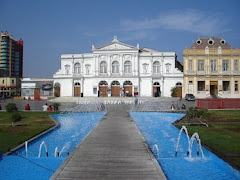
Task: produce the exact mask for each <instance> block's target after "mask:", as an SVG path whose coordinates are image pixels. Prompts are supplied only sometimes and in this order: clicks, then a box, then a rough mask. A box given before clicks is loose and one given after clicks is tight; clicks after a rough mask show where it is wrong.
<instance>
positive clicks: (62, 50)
mask: <svg viewBox="0 0 240 180" xmlns="http://www.w3.org/2000/svg"><path fill="white" fill-rule="evenodd" d="M239 9H240V0H228V1H227V0H201V1H198V0H118V1H117V0H20V1H19V0H0V31H3V32H5V31H8V33H9V34H11V35H13V38H14V39H15V40H18V39H20V38H22V39H23V41H24V57H23V59H24V60H23V61H24V69H23V75H24V77H31V78H52V76H53V74H54V73H55V72H57V71H58V69H59V68H60V61H61V58H60V57H61V54H81V53H91V52H92V51H91V50H92V45H95V47H98V46H100V45H103V44H106V43H109V42H111V41H112V39H113V37H114V36H117V37H118V40H119V41H120V42H122V43H126V44H129V45H132V46H136V45H137V44H139V45H140V48H144V47H148V48H151V49H155V50H158V51H163V52H165V51H170V52H176V54H177V56H178V60H179V61H180V62H182V59H183V58H182V52H183V49H184V48H189V47H190V46H191V44H192V43H193V42H194V41H196V39H197V38H198V37H210V36H211V37H222V38H224V39H225V40H226V41H227V42H228V43H229V44H230V45H231V46H232V47H234V48H240V20H239V18H240V10H239Z"/></svg>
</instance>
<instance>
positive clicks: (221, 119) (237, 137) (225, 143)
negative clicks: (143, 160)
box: [177, 110, 240, 169]
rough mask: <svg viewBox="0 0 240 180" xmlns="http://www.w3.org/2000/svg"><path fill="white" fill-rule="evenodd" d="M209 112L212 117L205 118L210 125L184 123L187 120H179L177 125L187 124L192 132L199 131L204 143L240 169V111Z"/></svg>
mask: <svg viewBox="0 0 240 180" xmlns="http://www.w3.org/2000/svg"><path fill="white" fill-rule="evenodd" d="M209 113H210V117H209V118H208V119H206V120H205V121H207V122H208V124H209V127H206V126H196V125H192V126H191V125H186V124H182V122H186V121H182V122H181V121H180V122H178V124H177V126H178V127H181V126H182V125H185V126H187V129H188V131H189V133H190V134H193V133H194V132H197V133H198V134H199V136H200V139H201V141H202V144H204V145H205V146H207V147H209V148H210V149H211V150H212V151H213V152H214V153H216V154H217V155H218V156H220V157H221V158H223V159H224V160H225V161H227V162H229V163H230V164H231V165H232V166H234V167H235V168H237V169H240V111H235V110H233V111H209ZM189 122H191V120H189Z"/></svg>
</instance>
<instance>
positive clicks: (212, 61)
mask: <svg viewBox="0 0 240 180" xmlns="http://www.w3.org/2000/svg"><path fill="white" fill-rule="evenodd" d="M210 64H211V72H217V61H216V60H211V61H210Z"/></svg>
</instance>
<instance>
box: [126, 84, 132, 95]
mask: <svg viewBox="0 0 240 180" xmlns="http://www.w3.org/2000/svg"><path fill="white" fill-rule="evenodd" d="M124 95H125V96H127V97H132V86H124Z"/></svg>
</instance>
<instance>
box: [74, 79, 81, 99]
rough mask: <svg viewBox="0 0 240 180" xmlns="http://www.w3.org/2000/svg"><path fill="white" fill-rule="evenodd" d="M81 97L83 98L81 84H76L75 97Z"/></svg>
mask: <svg viewBox="0 0 240 180" xmlns="http://www.w3.org/2000/svg"><path fill="white" fill-rule="evenodd" d="M80 96H81V84H80V83H79V82H76V83H75V84H74V97H80Z"/></svg>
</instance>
